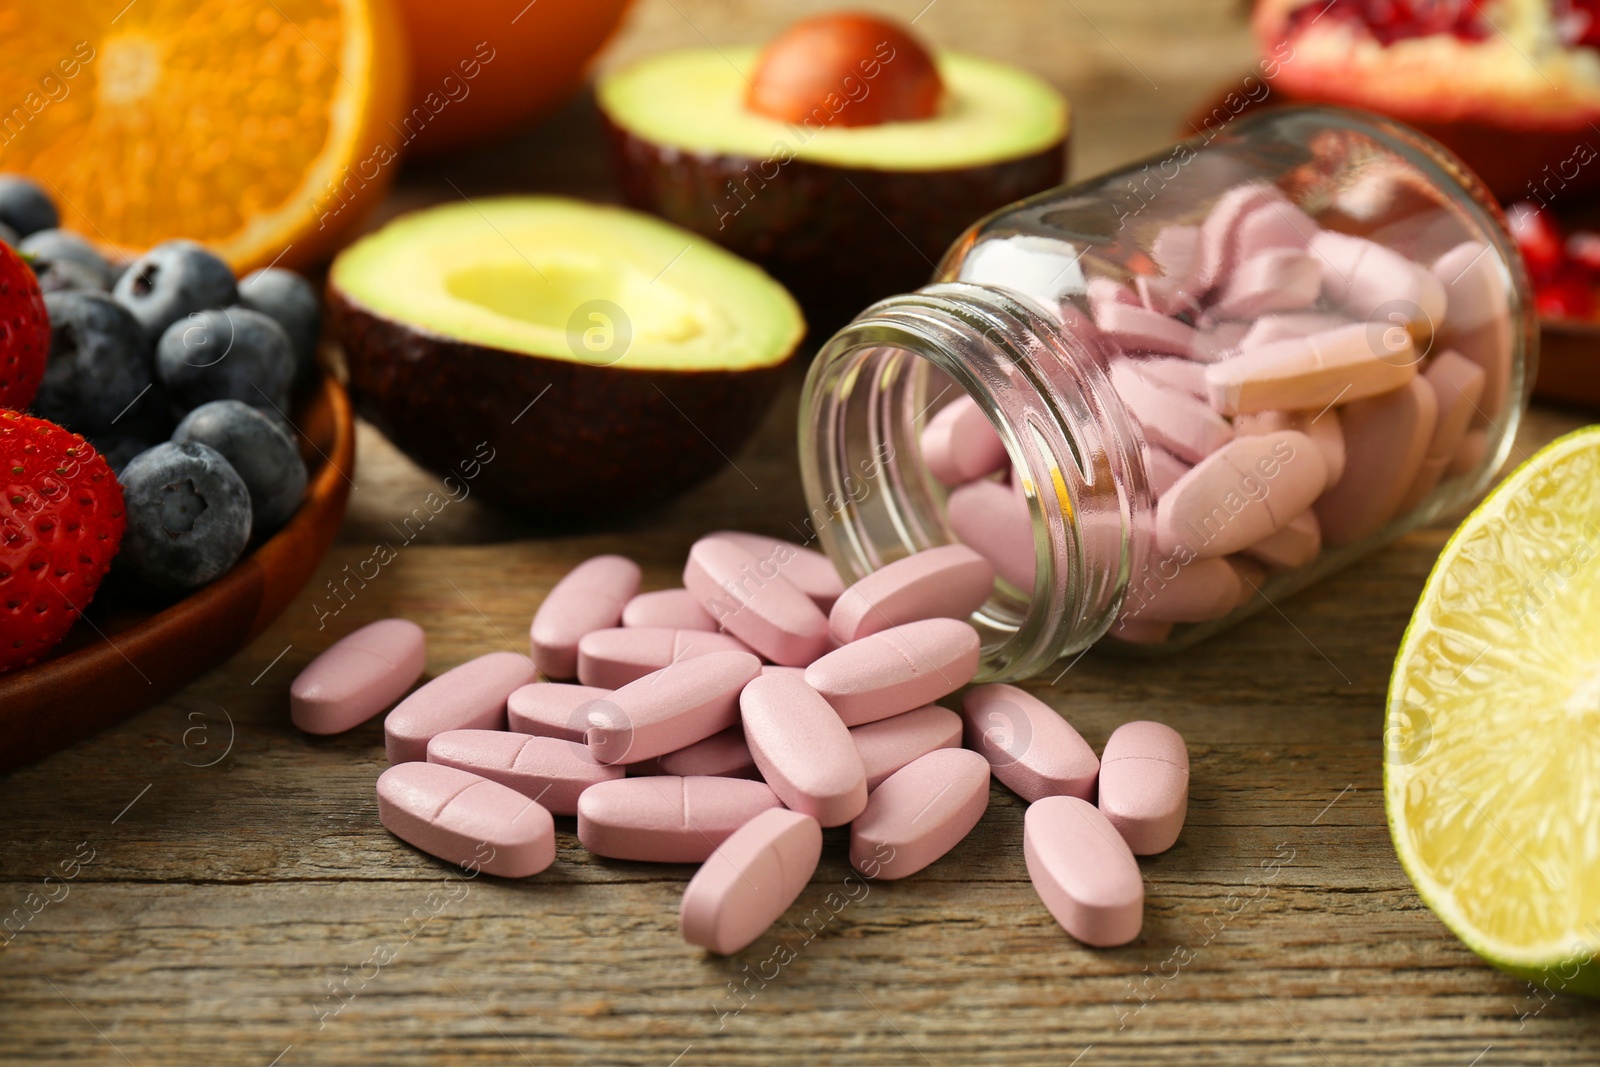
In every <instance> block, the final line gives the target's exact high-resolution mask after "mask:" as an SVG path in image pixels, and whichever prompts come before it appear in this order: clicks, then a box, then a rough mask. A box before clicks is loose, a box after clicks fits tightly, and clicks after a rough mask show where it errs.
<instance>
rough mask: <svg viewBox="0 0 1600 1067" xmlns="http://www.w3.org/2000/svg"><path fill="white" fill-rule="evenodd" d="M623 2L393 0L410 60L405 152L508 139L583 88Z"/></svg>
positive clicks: (623, 7)
mask: <svg viewBox="0 0 1600 1067" xmlns="http://www.w3.org/2000/svg"><path fill="white" fill-rule="evenodd" d="M627 7H628V0H457V2H441V0H400V18H401V23H402V26H403V28H404V32H405V35H406V39H407V42H408V44H409V46H410V53H411V105H410V107H409V108H408V109H407V112H406V114H405V116H404V117H403V118H402V119H401V123H400V125H401V128H402V131H403V132H402V134H401V139H402V140H403V141H404V143H405V150H406V151H407V152H412V153H419V154H426V153H430V152H437V151H439V150H441V149H445V148H450V147H453V146H456V145H461V144H466V143H468V142H471V141H478V140H483V139H485V138H490V137H495V136H497V135H500V134H505V133H508V132H510V131H512V130H515V129H517V128H518V127H520V126H523V125H526V124H527V123H529V122H531V121H532V120H533V119H535V118H538V117H540V116H542V115H544V114H547V113H549V112H550V111H552V110H554V109H555V108H556V107H557V106H558V105H560V104H561V103H562V102H564V101H565V100H566V99H567V97H569V96H570V95H572V93H573V92H574V91H575V90H576V89H577V88H578V86H579V85H580V84H582V81H583V75H584V71H585V70H586V69H587V67H588V65H589V60H590V59H592V58H593V57H594V54H595V53H596V52H598V51H600V47H601V46H602V45H604V44H605V42H606V40H607V39H608V38H610V36H611V34H612V32H613V31H614V30H615V29H616V28H617V24H618V23H619V22H620V21H621V19H622V14H623V12H624V11H625V10H626V9H627Z"/></svg>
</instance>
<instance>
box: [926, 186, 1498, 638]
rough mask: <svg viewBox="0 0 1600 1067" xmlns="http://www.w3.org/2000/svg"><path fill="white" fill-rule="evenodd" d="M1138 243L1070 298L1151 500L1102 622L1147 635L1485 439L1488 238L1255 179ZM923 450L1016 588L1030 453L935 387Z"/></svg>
mask: <svg viewBox="0 0 1600 1067" xmlns="http://www.w3.org/2000/svg"><path fill="white" fill-rule="evenodd" d="M1145 265H1146V266H1147V267H1148V268H1149V272H1148V273H1143V274H1135V275H1133V276H1132V277H1131V284H1124V283H1123V282H1121V281H1118V280H1117V279H1115V278H1113V277H1110V276H1107V275H1100V276H1096V277H1093V278H1092V279H1091V280H1089V281H1088V282H1087V292H1086V293H1085V295H1084V296H1083V298H1082V303H1083V306H1082V307H1079V306H1077V305H1076V304H1074V305H1071V306H1070V307H1068V308H1066V309H1065V313H1064V317H1065V319H1066V321H1067V322H1068V323H1069V324H1071V328H1072V329H1074V330H1077V331H1080V332H1081V333H1082V334H1083V335H1085V340H1087V341H1089V342H1092V343H1090V345H1089V347H1090V349H1091V350H1098V351H1099V352H1102V353H1104V354H1105V355H1106V357H1107V359H1106V370H1107V372H1108V374H1109V376H1110V380H1111V383H1112V385H1113V387H1114V388H1115V389H1116V391H1117V394H1118V395H1119V396H1120V397H1121V399H1122V401H1123V403H1124V405H1125V406H1126V407H1127V409H1128V411H1129V413H1130V415H1132V417H1133V418H1134V420H1135V421H1136V422H1137V423H1138V424H1139V425H1140V427H1141V429H1142V431H1143V434H1144V438H1145V445H1146V449H1145V466H1146V471H1147V473H1148V479H1149V485H1150V491H1151V494H1152V496H1153V498H1154V501H1155V516H1154V531H1153V535H1154V551H1153V552H1152V553H1151V559H1150V562H1149V564H1148V566H1147V567H1146V569H1145V571H1144V573H1143V574H1142V575H1139V576H1136V577H1135V578H1134V580H1133V581H1132V582H1131V583H1130V586H1129V589H1128V594H1127V596H1126V598H1125V600H1124V602H1123V606H1122V611H1121V614H1120V615H1119V616H1118V619H1117V622H1116V623H1115V625H1114V626H1113V628H1112V630H1111V633H1112V634H1113V635H1115V636H1117V637H1120V638H1123V639H1125V640H1129V641H1137V642H1159V641H1162V640H1165V639H1166V638H1167V636H1168V634H1169V633H1170V632H1171V630H1172V628H1173V626H1174V625H1175V624H1177V623H1193V622H1204V621H1206V620H1209V619H1214V618H1219V617H1221V616H1224V615H1227V614H1229V613H1230V612H1231V611H1233V610H1234V609H1235V608H1237V607H1239V606H1240V605H1241V604H1243V603H1245V602H1246V601H1248V600H1249V599H1250V598H1251V597H1252V596H1254V594H1255V590H1256V587H1257V586H1259V584H1260V582H1261V580H1262V579H1264V578H1265V577H1266V576H1267V575H1268V574H1269V573H1271V572H1276V571H1284V570H1290V569H1294V568H1297V567H1302V566H1305V565H1307V564H1309V563H1311V562H1312V561H1313V560H1315V559H1316V558H1317V557H1318V556H1319V555H1320V553H1321V552H1322V550H1323V546H1324V545H1330V546H1334V545H1344V544H1349V543H1352V542H1355V541H1358V540H1361V539H1362V538H1364V537H1367V536H1368V535H1370V534H1372V533H1374V532H1375V531H1377V530H1378V529H1380V528H1381V527H1383V526H1384V525H1385V524H1386V523H1388V522H1390V521H1391V520H1393V519H1395V518H1397V517H1398V516H1401V515H1404V514H1406V513H1408V512H1410V511H1411V510H1412V509H1413V508H1415V507H1416V506H1417V505H1418V504H1419V503H1420V502H1421V501H1422V500H1423V499H1424V498H1425V497H1426V496H1427V495H1428V494H1429V493H1430V492H1431V491H1432V490H1433V488H1434V487H1435V486H1436V485H1438V484H1439V483H1440V481H1441V480H1443V479H1444V478H1447V477H1453V476H1456V475H1459V474H1464V473H1468V472H1471V471H1474V470H1476V469H1477V468H1478V467H1479V466H1481V464H1482V462H1483V461H1484V459H1485V457H1486V455H1487V452H1488V449H1489V445H1490V440H1489V432H1490V430H1491V429H1492V427H1493V425H1494V423H1495V421H1497V420H1500V419H1501V418H1502V412H1503V411H1504V410H1505V406H1506V404H1507V402H1508V392H1509V386H1510V374H1511V358H1512V344H1513V336H1512V331H1513V325H1512V318H1511V308H1510V301H1509V297H1508V293H1507V290H1506V285H1505V281H1504V279H1503V277H1502V273H1501V267H1500V261H1499V258H1498V256H1497V255H1496V254H1495V253H1494V251H1493V250H1492V249H1491V248H1490V247H1489V246H1488V245H1486V244H1484V243H1482V242H1479V241H1465V242H1462V243H1460V244H1458V245H1456V246H1455V247H1453V248H1451V249H1450V250H1449V251H1447V252H1445V253H1444V254H1443V255H1441V256H1439V257H1438V258H1437V259H1436V260H1435V261H1434V262H1432V263H1431V264H1427V265H1424V264H1421V263H1418V262H1415V261H1414V260H1412V259H1409V258H1407V257H1406V256H1404V255H1401V254H1400V253H1398V252H1396V251H1394V250H1393V249H1391V248H1389V247H1387V246H1386V245H1383V244H1380V243H1378V242H1376V241H1372V240H1368V239H1366V238H1363V237H1358V236H1353V235H1350V234H1345V233H1339V232H1335V231H1333V230H1326V229H1323V228H1322V227H1320V226H1319V225H1318V224H1317V223H1316V222H1315V221H1313V220H1312V218H1311V217H1310V216H1309V215H1307V214H1306V213H1305V212H1303V211H1301V210H1300V209H1299V208H1298V207H1296V206H1295V205H1294V204H1293V203H1291V202H1290V200H1289V199H1288V198H1287V197H1286V196H1285V195H1284V194H1283V193H1282V192H1281V191H1280V190H1278V189H1277V188H1276V187H1275V186H1272V185H1270V184H1266V183H1248V184H1244V185H1240V186H1237V187H1235V188H1233V189H1230V190H1229V191H1228V192H1226V193H1224V194H1223V195H1222V196H1221V197H1220V198H1219V199H1218V200H1217V201H1216V203H1215V204H1214V205H1213V207H1212V209H1211V211H1210V212H1209V214H1208V215H1207V216H1206V218H1205V219H1204V221H1202V222H1201V223H1200V224H1198V225H1192V226H1186V225H1170V226H1166V227H1163V228H1162V229H1161V230H1160V231H1159V233H1158V234H1157V235H1156V236H1155V238H1154V239H1153V241H1152V242H1151V248H1150V255H1149V257H1148V263H1146V264H1145ZM1064 269H1065V268H1064ZM1084 311H1087V312H1088V314H1087V315H1085V314H1084V313H1083V312H1084ZM921 452H922V458H923V461H924V463H925V464H926V466H927V468H928V470H929V472H930V473H931V474H932V475H933V476H934V477H935V478H936V479H938V480H939V481H940V482H942V483H943V484H945V485H946V486H949V487H950V489H951V492H950V495H949V500H948V504H947V518H948V521H949V524H950V528H951V529H952V530H953V531H954V532H955V534H956V536H957V537H959V538H960V539H961V540H962V541H963V542H965V543H966V544H968V545H970V546H971V547H972V548H974V549H975V550H976V551H977V552H979V553H980V554H981V555H983V556H984V558H986V559H987V560H989V562H990V563H991V564H992V565H993V566H994V568H995V570H996V571H997V572H998V573H999V574H1000V576H1001V577H1003V578H1004V579H1006V580H1007V581H1008V582H1010V583H1011V584H1012V585H1014V586H1016V587H1018V588H1019V589H1021V590H1022V591H1024V592H1030V591H1031V590H1032V589H1033V582H1034V570H1035V555H1034V552H1035V549H1034V539H1033V532H1032V519H1031V517H1030V515H1029V513H1028V505H1027V500H1026V496H1025V494H1024V480H1025V472H1023V471H1021V470H1016V471H1012V470H1011V464H1010V459H1009V456H1008V454H1007V451H1006V449H1005V447H1004V445H1003V444H1002V443H1001V439H1000V437H999V435H998V434H997V433H996V431H995V428H994V426H993V425H991V423H990V422H989V419H988V417H987V416H986V415H985V414H984V412H983V410H982V409H980V407H979V406H978V404H977V403H976V402H975V401H974V400H973V399H972V398H971V397H968V396H962V397H960V398H959V399H957V400H954V401H952V402H950V403H948V404H946V405H945V406H944V407H943V408H941V409H940V410H939V411H938V412H937V414H935V415H934V417H933V418H932V419H930V420H929V422H928V423H927V425H926V426H925V427H924V429H923V433H922V438H921ZM1048 495H1049V494H1048V491H1047V492H1046V496H1047V497H1048Z"/></svg>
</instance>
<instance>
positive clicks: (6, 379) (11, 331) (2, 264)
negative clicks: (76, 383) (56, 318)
mask: <svg viewBox="0 0 1600 1067" xmlns="http://www.w3.org/2000/svg"><path fill="white" fill-rule="evenodd" d="M49 355H50V317H49V316H48V315H47V314H45V310H44V297H43V296H42V295H40V293H39V279H37V278H35V277H34V276H33V268H32V267H30V266H28V264H27V263H26V262H25V261H24V260H23V258H22V257H21V256H19V255H17V253H16V252H14V251H12V249H11V246H10V245H8V244H6V243H5V242H4V241H0V408H16V409H17V410H18V411H21V410H22V409H23V408H25V407H27V406H28V405H29V404H31V403H33V394H34V393H36V392H38V391H39V382H40V381H41V380H43V378H44V361H45V359H46V358H47V357H48V356H49Z"/></svg>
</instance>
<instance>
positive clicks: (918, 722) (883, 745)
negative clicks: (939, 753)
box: [850, 704, 961, 793]
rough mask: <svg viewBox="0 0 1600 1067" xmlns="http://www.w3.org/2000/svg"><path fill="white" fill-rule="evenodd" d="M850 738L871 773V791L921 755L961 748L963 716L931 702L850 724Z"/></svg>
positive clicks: (869, 783)
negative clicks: (887, 716)
mask: <svg viewBox="0 0 1600 1067" xmlns="http://www.w3.org/2000/svg"><path fill="white" fill-rule="evenodd" d="M850 740H852V741H854V742H855V744H856V754H857V755H858V756H860V757H861V766H862V767H863V768H864V769H865V770H866V772H867V791H868V792H869V793H870V792H871V791H872V790H874V789H876V788H878V786H879V785H881V784H882V783H883V780H884V779H885V778H887V777H889V776H890V775H891V774H893V773H894V772H895V771H898V770H899V769H900V768H901V767H904V766H905V765H906V764H908V763H910V762H911V761H912V760H914V759H916V758H917V757H919V756H926V755H927V754H928V753H930V752H933V751H934V750H936V749H941V748H959V747H961V716H959V715H957V714H956V713H955V712H953V711H951V710H950V709H949V708H941V707H940V706H939V705H937V704H929V705H928V706H927V707H924V708H916V709H914V710H912V711H907V712H902V713H901V714H899V715H891V716H890V717H889V718H887V719H879V720H878V721H877V722H869V723H865V724H863V725H861V726H852V727H850Z"/></svg>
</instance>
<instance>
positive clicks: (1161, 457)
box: [1144, 445, 1189, 500]
mask: <svg viewBox="0 0 1600 1067" xmlns="http://www.w3.org/2000/svg"><path fill="white" fill-rule="evenodd" d="M1144 469H1145V477H1146V480H1147V481H1148V482H1149V485H1150V495H1151V496H1152V497H1153V498H1155V499H1158V500H1159V499H1160V498H1161V497H1162V496H1163V495H1164V494H1165V493H1166V492H1167V490H1169V489H1171V488H1172V487H1173V486H1174V485H1177V484H1178V479H1179V478H1182V477H1183V476H1184V475H1185V474H1188V473H1189V464H1187V463H1185V462H1183V460H1181V459H1178V458H1177V457H1175V456H1174V455H1172V453H1170V452H1168V451H1167V450H1166V449H1164V448H1156V447H1155V446H1153V445H1152V446H1149V447H1147V448H1146V449H1145V451H1144Z"/></svg>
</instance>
